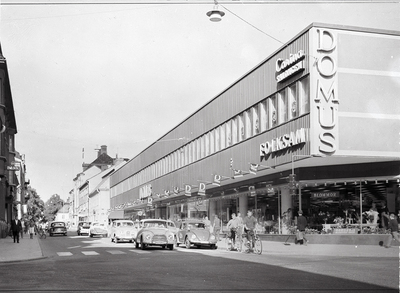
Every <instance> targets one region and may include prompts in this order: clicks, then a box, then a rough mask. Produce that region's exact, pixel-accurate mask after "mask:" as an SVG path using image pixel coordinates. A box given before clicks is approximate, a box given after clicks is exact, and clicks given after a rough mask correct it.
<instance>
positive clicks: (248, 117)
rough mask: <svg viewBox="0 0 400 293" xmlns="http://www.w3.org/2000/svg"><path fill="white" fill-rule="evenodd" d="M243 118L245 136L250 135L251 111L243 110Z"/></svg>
mask: <svg viewBox="0 0 400 293" xmlns="http://www.w3.org/2000/svg"><path fill="white" fill-rule="evenodd" d="M243 114H244V119H245V138H246V139H247V138H249V137H251V135H252V133H251V130H252V125H251V122H252V121H251V112H250V110H247V111H244V113H243Z"/></svg>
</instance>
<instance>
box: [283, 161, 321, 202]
mask: <svg viewBox="0 0 400 293" xmlns="http://www.w3.org/2000/svg"><path fill="white" fill-rule="evenodd" d="M295 157H303V158H323V157H325V156H323V155H321V154H313V155H294V154H292V173H291V174H290V175H289V186H290V187H291V189H294V190H295V189H296V174H295V173H294V158H295ZM298 187H299V210H301V206H302V202H301V186H300V184H299V186H298Z"/></svg>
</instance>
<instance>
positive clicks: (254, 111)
mask: <svg viewBox="0 0 400 293" xmlns="http://www.w3.org/2000/svg"><path fill="white" fill-rule="evenodd" d="M251 116H252V120H253V123H252V124H253V135H256V134H258V133H260V119H259V118H258V105H256V106H254V107H252V108H251Z"/></svg>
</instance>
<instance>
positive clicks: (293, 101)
mask: <svg viewBox="0 0 400 293" xmlns="http://www.w3.org/2000/svg"><path fill="white" fill-rule="evenodd" d="M288 108H289V109H288V119H289V120H291V119H294V118H296V117H297V116H298V113H299V109H298V108H299V105H298V102H297V83H294V84H292V85H291V86H289V87H288Z"/></svg>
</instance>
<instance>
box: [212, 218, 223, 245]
mask: <svg viewBox="0 0 400 293" xmlns="http://www.w3.org/2000/svg"><path fill="white" fill-rule="evenodd" d="M213 230H214V234H215V238H217V241H220V238H219V232H220V231H221V220H220V219H219V218H218V216H217V215H215V217H214V224H213Z"/></svg>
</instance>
